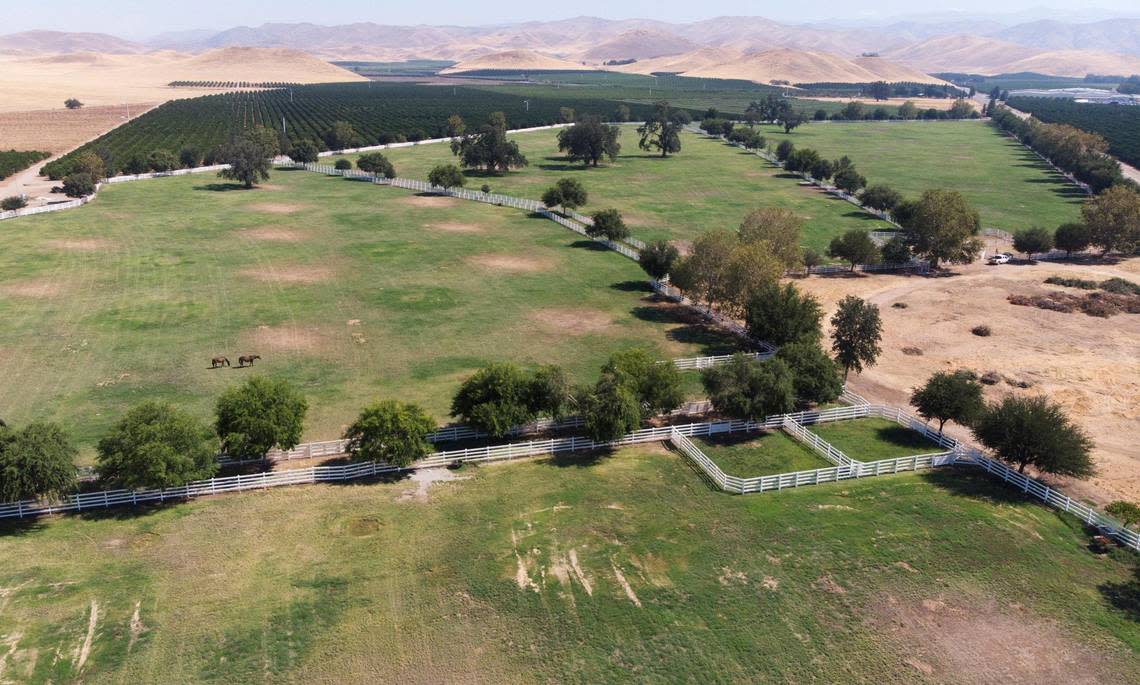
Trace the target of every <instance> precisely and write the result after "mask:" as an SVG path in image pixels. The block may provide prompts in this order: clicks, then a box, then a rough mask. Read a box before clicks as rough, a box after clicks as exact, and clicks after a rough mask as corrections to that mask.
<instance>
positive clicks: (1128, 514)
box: [1104, 499, 1140, 527]
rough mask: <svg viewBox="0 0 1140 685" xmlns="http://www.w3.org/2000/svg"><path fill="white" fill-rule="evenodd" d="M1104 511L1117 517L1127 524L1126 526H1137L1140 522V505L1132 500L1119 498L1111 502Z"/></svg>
mask: <svg viewBox="0 0 1140 685" xmlns="http://www.w3.org/2000/svg"><path fill="white" fill-rule="evenodd" d="M1104 513H1106V514H1108V515H1109V516H1111V517H1113V518H1115V519H1117V520H1118V521H1120V522H1121V523H1123V524H1124V525H1125V527H1130V526H1135V525H1136V524H1138V523H1140V505H1136V504H1134V503H1132V502H1129V501H1126V500H1122V499H1118V500H1116V501H1114V502H1110V503H1109V504H1108V505H1107V506H1105V508H1104Z"/></svg>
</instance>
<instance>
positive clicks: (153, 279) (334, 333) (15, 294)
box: [0, 171, 731, 457]
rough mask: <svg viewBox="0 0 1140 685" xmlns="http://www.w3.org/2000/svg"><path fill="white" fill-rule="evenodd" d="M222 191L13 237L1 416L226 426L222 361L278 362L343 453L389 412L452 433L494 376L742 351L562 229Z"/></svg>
mask: <svg viewBox="0 0 1140 685" xmlns="http://www.w3.org/2000/svg"><path fill="white" fill-rule="evenodd" d="M218 184H219V179H216V178H215V177H213V176H209V175H201V176H194V177H178V178H168V179H159V180H155V181H143V182H138V183H128V184H123V185H118V186H110V187H107V188H105V189H104V190H103V191H102V192H100V194H99V196H98V199H97V200H95V201H94V202H93V203H91V204H89V205H87V206H86V207H83V208H80V209H77V210H71V211H67V212H60V213H57V214H51V215H44V216H38V217H30V218H27V219H20V220H17V221H9V222H5V223H4V226H3V230H4V250H3V251H2V252H0V320H2V321H3V322H4V325H3V326H2V327H0V378H3V383H0V417H3V419H5V420H6V421H8V422H9V423H14V424H16V425H21V424H24V423H26V422H29V421H33V420H38V419H42V420H54V421H59V422H62V423H63V425H64V426H66V427H67V429H68V431H70V432H71V433H72V434H73V435H74V436H75V437H76V439H77V440H79V441H80V443H81V444H82V445H83V446H84V447H85V448H90V447H91V446H92V445H93V444H94V443H95V442H96V441H97V439H98V438H99V437H100V436H101V435H102V434H103V432H104V431H105V430H106V429H107V428H108V426H109V425H110V424H111V422H113V421H114V420H116V419H117V418H118V417H120V416H121V415H122V414H123V413H124V412H125V411H126V410H127V409H128V408H129V407H130V406H132V405H134V404H136V403H139V402H142V401H143V400H149V399H155V400H165V401H170V402H174V403H176V404H178V405H179V406H182V407H185V408H187V409H190V410H191V411H193V412H194V413H196V414H198V415H200V416H201V417H203V418H208V417H209V416H210V414H211V411H212V407H213V402H214V400H215V398H216V397H217V396H218V394H220V393H221V392H222V390H223V389H224V388H226V387H227V386H230V385H234V384H237V383H240V382H241V381H242V380H243V379H244V378H246V377H248V375H249V374H250V373H251V372H250V371H248V370H244V371H239V370H236V369H232V368H231V369H221V370H210V368H209V366H210V360H211V358H212V357H214V356H215V355H226V356H228V357H229V359H230V360H231V362H232V363H233V364H235V365H236V364H237V358H238V356H239V355H243V354H260V355H261V357H262V359H261V361H260V362H258V363H257V371H258V372H260V373H265V374H268V375H271V376H275V377H280V378H284V379H287V380H289V381H290V382H292V383H295V384H296V385H298V386H299V387H300V388H301V389H302V391H303V392H304V394H305V395H306V396H307V398H308V400H309V405H310V409H309V415H308V420H307V423H306V425H307V428H306V431H305V434H306V438H308V439H331V438H335V437H338V436H339V435H340V433H341V432H342V427H343V426H345V425H347V424H348V423H349V422H351V421H352V420H353V419H354V418H355V416H356V415H357V413H358V412H359V410H360V408H361V407H362V406H363V405H364V404H365V403H367V402H369V401H370V400H372V399H374V398H397V399H402V400H408V401H415V402H420V403H422V404H423V405H425V406H426V407H427V408H428V409H429V410H430V411H431V412H432V414H433V415H434V416H435V417H436V419H437V420H439V421H441V422H444V421H446V420H447V416H446V414H447V410H448V407H449V405H450V398H451V396H452V394H453V393H454V391H455V389H456V388H457V387H458V385H459V383H460V382H461V381H462V380H463V379H464V378H465V377H466V376H467V375H469V374H470V373H471V372H472V371H474V370H475V369H477V368H480V367H482V366H484V365H486V364H488V363H490V362H495V361H511V362H516V363H518V364H520V365H523V366H533V365H538V364H544V363H554V364H560V365H562V366H563V367H565V368H566V369H567V370H568V371H569V372H570V373H572V375H573V376H574V378H575V379H576V380H578V381H580V382H592V381H593V380H594V379H595V378H596V377H597V372H598V369H599V367H600V366H601V364H602V363H603V362H604V361H605V359H606V358H607V357H608V356H609V354H610V353H611V352H613V351H614V350H616V349H619V348H625V347H629V346H633V345H638V344H643V345H648V346H649V347H651V348H653V349H654V350H655V351H656V352H657V353H658V354H660V355H661V356H663V357H668V358H671V357H678V356H693V355H700V354H705V353H722V352H725V351H729V350H730V349H731V346H730V341H728V340H727V339H726V337H725V336H722V335H718V334H716V333H715V332H713V331H710V330H708V329H706V328H705V327H704V326H701V325H699V324H696V323H693V321H692V320H691V317H686V316H684V312H683V311H680V310H677V309H676V308H674V307H672V306H667V305H661V304H658V303H656V302H655V301H653V300H652V299H651V295H652V294H651V293H649V292H648V287H647V285H646V281H645V278H646V277H645V275H644V273H643V272H642V271H641V270H640V268H638V266H637V265H636V264H635V263H633V262H631V261H629V260H628V259H625V258H623V257H621V256H619V255H617V254H616V253H613V252H609V251H606V250H604V249H598V247H597V246H595V245H594V244H593V243H590V242H589V241H584V240H582V239H581V238H580V237H579V236H577V235H575V234H574V233H572V232H570V231H567V230H566V229H564V228H562V227H560V226H558V225H557V224H555V223H553V222H551V221H549V220H546V219H541V218H532V217H528V216H527V215H526V214H525V213H523V212H520V211H518V210H512V209H508V208H502V207H493V206H490V205H484V204H479V203H474V202H463V201H460V200H454V199H451V198H439V197H421V196H417V195H415V194H413V193H411V192H408V191H404V190H399V189H394V188H382V187H378V186H374V185H372V184H367V183H361V182H354V181H348V180H344V179H340V178H332V177H325V176H321V175H318V174H311V173H306V172H302V171H275V172H273V174H272V178H271V180H270V182H269V184H268V185H266V186H265V187H263V188H259V189H256V190H251V191H244V190H224V191H221V190H216V189H211V188H215V187H217V186H218ZM86 455H87V457H89V456H90V450H89V449H86Z"/></svg>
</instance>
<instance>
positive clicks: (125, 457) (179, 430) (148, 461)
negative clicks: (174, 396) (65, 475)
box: [95, 402, 218, 490]
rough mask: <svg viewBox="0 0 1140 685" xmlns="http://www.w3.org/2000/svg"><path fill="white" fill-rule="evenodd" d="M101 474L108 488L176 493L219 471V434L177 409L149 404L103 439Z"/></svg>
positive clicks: (135, 410) (97, 464) (98, 460)
mask: <svg viewBox="0 0 1140 685" xmlns="http://www.w3.org/2000/svg"><path fill="white" fill-rule="evenodd" d="M97 452H98V455H97V457H96V462H95V471H96V473H98V474H99V480H100V481H101V482H102V483H103V484H104V485H105V486H107V487H111V488H127V489H131V490H136V489H142V488H172V487H177V486H179V485H185V484H186V483H190V482H192V481H196V480H203V479H206V478H210V477H211V476H213V475H214V474H215V473H216V472H217V470H218V460H217V454H218V443H217V439H216V437H215V435H214V431H213V430H211V429H210V427H209V426H207V425H205V424H204V423H202V422H201V421H200V420H199V419H198V418H197V417H195V416H193V415H191V414H190V413H188V412H186V411H183V410H181V409H178V408H177V407H175V406H174V405H171V404H163V403H159V402H144V403H143V404H140V405H139V406H137V407H135V408H133V409H131V410H130V411H129V412H127V414H126V415H124V416H123V417H122V418H121V419H120V420H119V421H118V422H116V423H115V425H114V426H113V427H112V428H111V431H110V432H109V433H108V434H107V435H105V436H104V437H103V438H102V439H101V440H99V445H98V448H97Z"/></svg>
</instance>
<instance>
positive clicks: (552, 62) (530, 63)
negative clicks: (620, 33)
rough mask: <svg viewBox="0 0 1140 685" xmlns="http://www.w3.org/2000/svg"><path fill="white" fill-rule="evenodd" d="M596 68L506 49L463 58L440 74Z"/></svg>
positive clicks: (552, 57)
mask: <svg viewBox="0 0 1140 685" xmlns="http://www.w3.org/2000/svg"><path fill="white" fill-rule="evenodd" d="M593 69H597V67H596V66H586V65H584V64H582V63H581V62H571V61H570V60H566V59H562V58H560V57H554V56H552V55H546V54H543V53H541V52H536V51H535V50H506V51H504V52H494V53H491V54H487V55H482V56H480V57H473V58H471V59H468V60H463V61H461V62H458V63H456V64H455V65H453V66H451V67H449V68H447V69H444V70H443V71H441V72H440V73H441V74H461V73H464V72H469V71H484V70H506V71H516V70H526V71H566V70H573V71H588V70H593Z"/></svg>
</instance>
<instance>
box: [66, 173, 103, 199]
mask: <svg viewBox="0 0 1140 685" xmlns="http://www.w3.org/2000/svg"><path fill="white" fill-rule="evenodd" d="M95 186H96V181H95V177H94V176H92V175H91V174H87V173H79V174H72V175H70V176H68V177H67V178H65V179H63V194H64V195H66V196H68V197H87V196H88V195H92V194H94V192H95Z"/></svg>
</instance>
